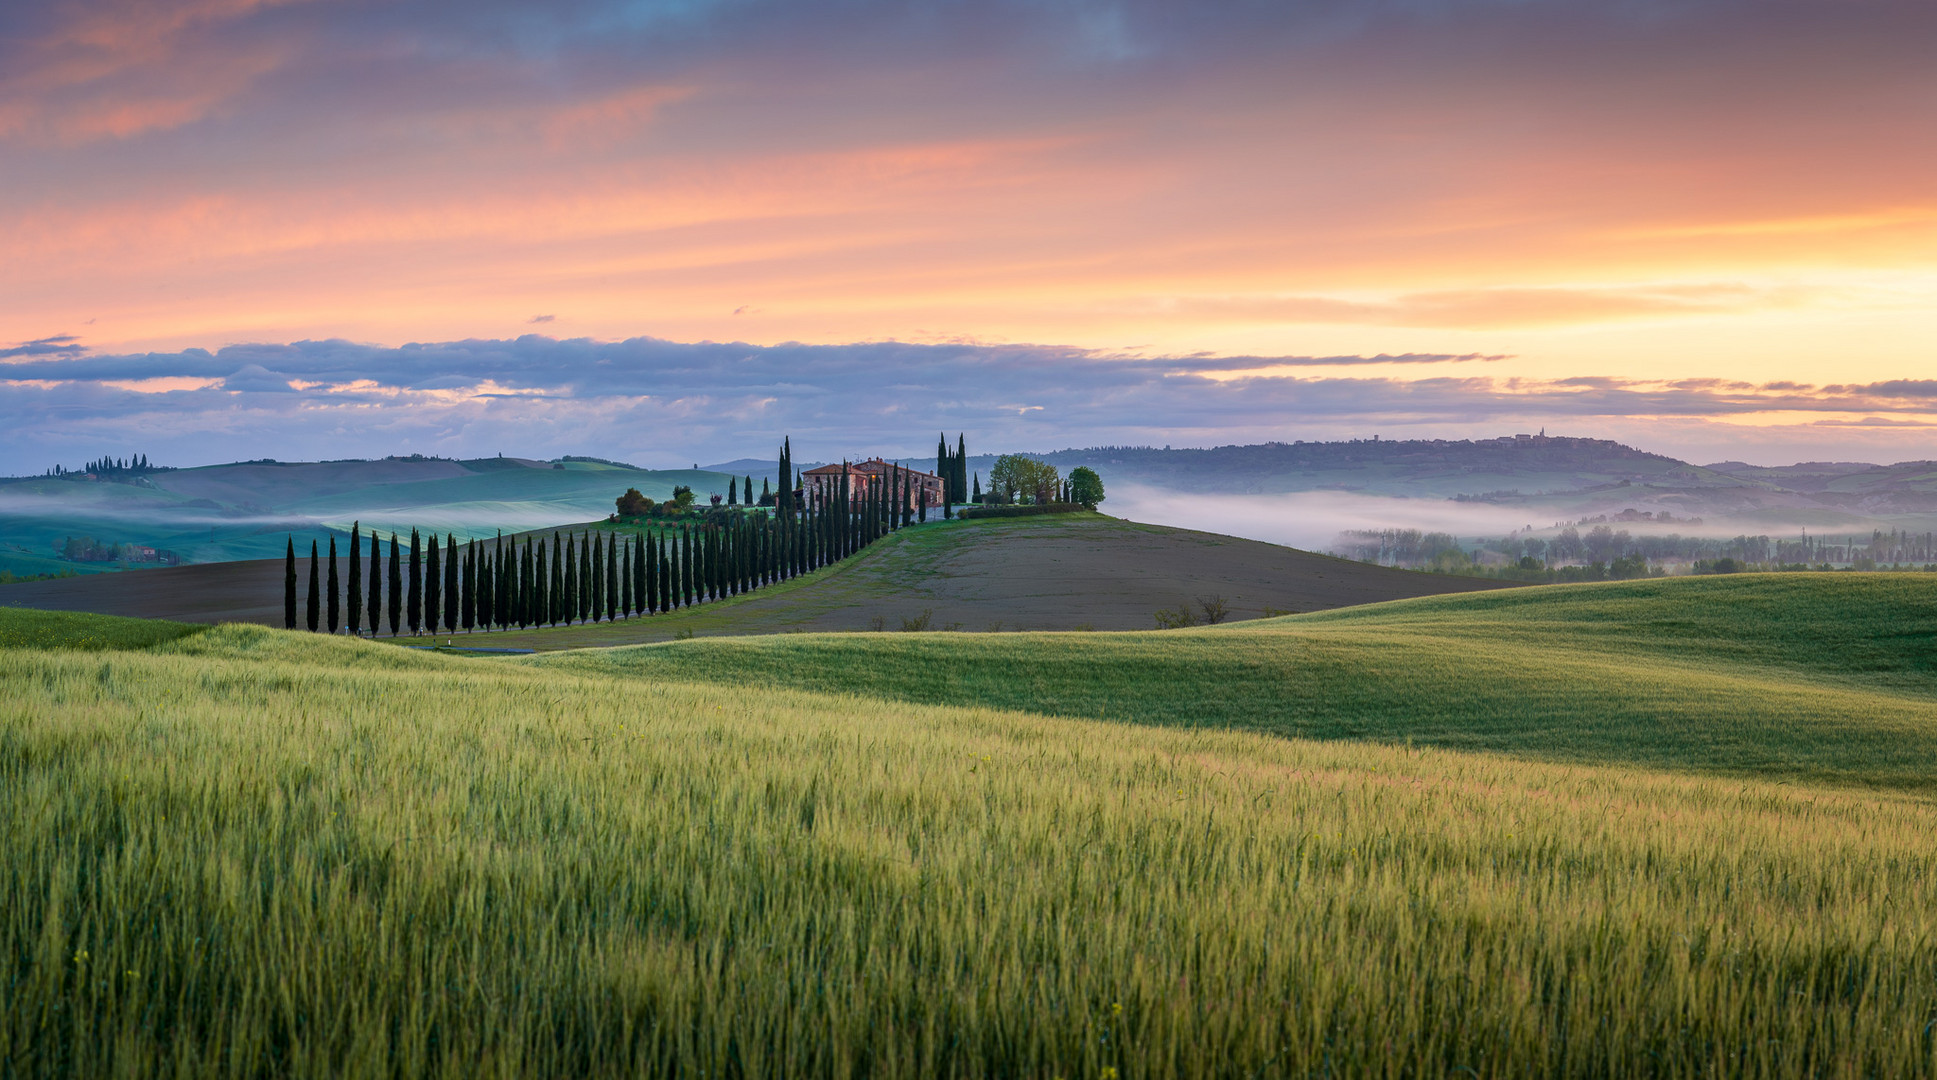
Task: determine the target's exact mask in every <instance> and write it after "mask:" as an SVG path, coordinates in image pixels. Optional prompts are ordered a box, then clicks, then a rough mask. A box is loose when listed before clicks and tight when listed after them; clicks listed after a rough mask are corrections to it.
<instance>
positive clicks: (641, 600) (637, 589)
mask: <svg viewBox="0 0 1937 1080" xmlns="http://www.w3.org/2000/svg"><path fill="white" fill-rule="evenodd" d="M650 581H651V579H650V578H648V577H646V534H645V533H634V534H633V535H632V610H633V613H634V614H638V615H644V614H646V613H647V612H648V611H651V610H652V609H651V608H649V607H647V606H646V590H647V588H648V587H649V586H648V583H649V582H650Z"/></svg>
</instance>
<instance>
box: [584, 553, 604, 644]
mask: <svg viewBox="0 0 1937 1080" xmlns="http://www.w3.org/2000/svg"><path fill="white" fill-rule="evenodd" d="M585 599H586V604H585V621H586V622H598V621H599V616H600V615H601V614H602V613H603V609H604V607H605V544H603V543H602V542H600V540H599V537H598V534H597V533H591V532H588V533H586V534H585Z"/></svg>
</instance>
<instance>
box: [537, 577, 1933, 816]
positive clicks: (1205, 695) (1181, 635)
mask: <svg viewBox="0 0 1937 1080" xmlns="http://www.w3.org/2000/svg"><path fill="white" fill-rule="evenodd" d="M1934 635H1937V580H1933V579H1932V578H1931V577H1930V576H1928V575H1921V574H1916V575H1908V574H1887V575H1886V574H1878V575H1850V574H1789V575H1740V576H1733V577H1715V578H1681V579H1666V580H1663V579H1656V580H1650V581H1639V582H1624V583H1608V584H1600V585H1577V586H1544V587H1538V588H1530V589H1515V590H1505V591H1497V592H1487V593H1472V594H1466V595H1455V596H1439V597H1430V598H1422V599H1417V600H1408V601H1401V602H1398V603H1391V604H1380V605H1375V606H1370V607H1360V608H1352V609H1349V610H1341V611H1333V612H1321V613H1317V614H1312V615H1303V616H1297V617H1288V618H1278V619H1271V620H1263V621H1259V622H1249V623H1239V624H1234V625H1227V626H1221V627H1212V628H1199V629H1193V630H1169V631H1162V632H1149V633H1137V634H1099V635H1068V636H1065V635H1056V636H1047V635H1039V634H1028V635H1005V636H1002V637H987V636H973V637H971V636H962V635H943V634H927V635H914V636H906V635H898V634H897V635H802V636H787V637H777V638H729V639H717V640H696V641H683V642H673V643H669V644H666V645H656V646H648V647H642V648H633V649H614V650H605V651H588V652H580V653H566V654H560V655H559V656H557V657H553V658H546V659H543V660H540V661H537V662H540V663H546V664H555V665H561V666H563V667H566V668H569V669H571V670H574V671H588V672H598V673H601V674H623V675H628V676H631V677H636V678H641V679H646V680H663V679H670V678H675V677H677V678H700V679H725V678H731V677H732V676H733V673H734V672H746V671H758V672H762V673H764V674H765V675H766V676H767V677H769V678H772V679H775V680H776V681H778V682H781V683H784V684H785V685H789V686H797V687H801V688H804V689H812V690H816V691H820V692H825V693H840V694H859V695H863V696H868V697H875V698H886V699H892V700H899V701H907V702H916V703H922V704H942V703H949V702H963V701H974V702H978V703H982V704H986V705H992V706H996V707H1001V708H1012V709H1024V710H1029V711H1032V712H1043V713H1049V714H1052V715H1057V716H1068V717H1083V718H1091V719H1121V720H1131V721H1135V722H1138V723H1146V724H1160V725H1166V726H1181V727H1186V728H1201V727H1207V726H1208V727H1215V728H1240V729H1245V730H1252V731H1262V732H1269V733H1272V734H1276V735H1285V736H1297V737H1306V738H1324V739H1338V738H1370V739H1377V740H1382V741H1390V742H1400V741H1413V742H1417V743H1421V744H1427V745H1437V746H1445V747H1453V748H1459V749H1467V750H1488V751H1498V752H1506V753H1513V754H1520V755H1527V756H1532V757H1538V758H1543V759H1547V760H1555V761H1569V762H1582V763H1598V764H1609V763H1629V764H1632V763H1642V764H1646V765H1648V766H1650V767H1656V768H1692V769H1698V770H1702V771H1713V772H1725V773H1731V774H1736V775H1756V776H1786V777H1791V778H1794V779H1809V780H1814V781H1839V782H1851V783H1875V784H1885V785H1889V786H1893V787H1903V788H1914V789H1917V790H1922V791H1937V777H1933V776H1932V775H1931V774H1930V771H1929V768H1928V763H1929V761H1931V760H1932V757H1933V755H1937V655H1933V654H1932V652H1931V650H1930V647H1929V642H1930V641H1931V639H1932V637H1933V636H1934Z"/></svg>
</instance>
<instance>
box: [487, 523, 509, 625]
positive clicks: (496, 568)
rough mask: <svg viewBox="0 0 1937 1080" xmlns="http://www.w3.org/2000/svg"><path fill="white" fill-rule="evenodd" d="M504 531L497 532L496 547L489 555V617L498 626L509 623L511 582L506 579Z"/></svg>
mask: <svg viewBox="0 0 1937 1080" xmlns="http://www.w3.org/2000/svg"><path fill="white" fill-rule="evenodd" d="M506 578H507V566H506V563H505V561H504V532H503V531H502V530H500V531H499V532H498V549H497V551H495V552H494V553H492V556H491V586H492V592H491V617H492V618H493V619H494V620H495V621H496V623H497V625H498V626H501V627H503V626H510V625H511V605H510V601H511V582H510V581H508V580H506Z"/></svg>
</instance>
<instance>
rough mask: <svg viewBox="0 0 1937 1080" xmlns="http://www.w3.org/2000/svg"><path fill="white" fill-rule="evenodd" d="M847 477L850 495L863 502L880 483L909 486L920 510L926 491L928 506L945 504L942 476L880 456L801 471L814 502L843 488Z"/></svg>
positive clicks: (805, 490)
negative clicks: (884, 459) (943, 501)
mask: <svg viewBox="0 0 1937 1080" xmlns="http://www.w3.org/2000/svg"><path fill="white" fill-rule="evenodd" d="M844 473H845V474H846V476H847V490H848V497H849V498H852V499H854V500H855V501H856V502H859V501H860V500H862V499H865V498H867V497H868V493H869V492H870V491H873V490H874V488H875V486H876V485H879V484H887V485H889V486H890V488H891V489H893V488H899V487H900V486H901V485H902V484H906V485H908V509H910V510H919V509H920V508H921V505H922V492H924V491H926V492H927V493H928V500H927V501H928V507H929V509H931V510H940V509H941V506H942V478H941V477H939V476H936V475H935V474H934V473H929V472H922V471H921V470H920V469H911V468H909V467H908V466H906V465H897V464H895V463H894V462H891V461H883V460H881V459H880V458H869V459H868V460H867V461H861V462H856V463H854V464H852V465H822V466H821V467H820V468H818V469H809V470H807V471H806V472H804V473H801V474H800V482H801V494H802V495H803V496H804V497H806V499H807V500H808V502H809V503H810V504H811V503H813V502H814V501H815V500H817V499H819V498H820V497H821V496H822V494H823V493H825V494H828V495H832V494H833V493H834V492H837V491H839V490H840V484H841V476H842V474H844Z"/></svg>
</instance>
